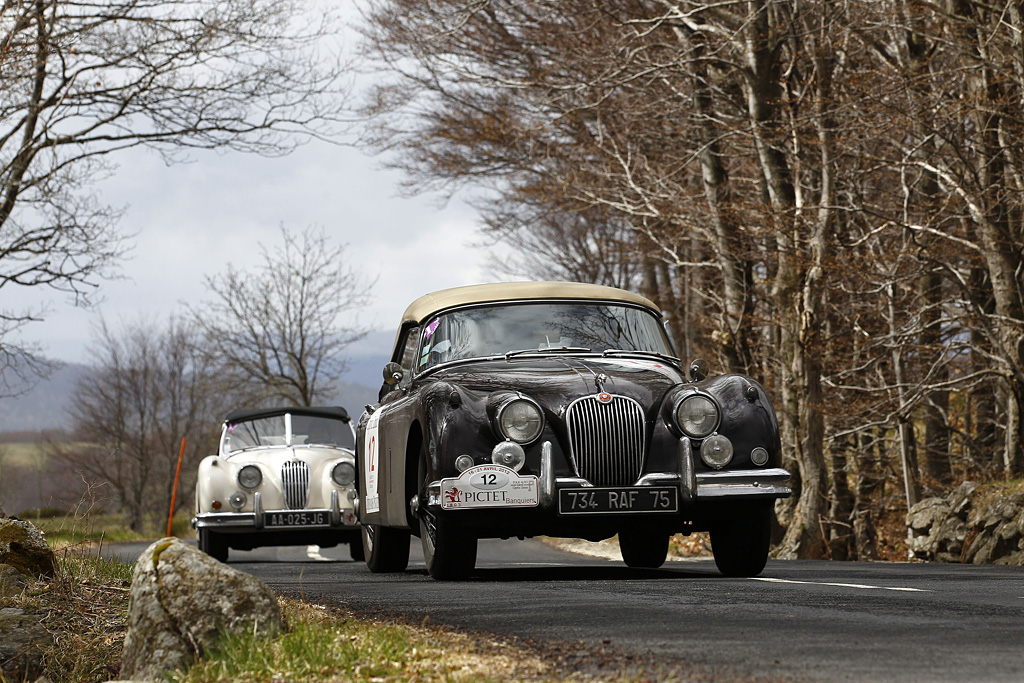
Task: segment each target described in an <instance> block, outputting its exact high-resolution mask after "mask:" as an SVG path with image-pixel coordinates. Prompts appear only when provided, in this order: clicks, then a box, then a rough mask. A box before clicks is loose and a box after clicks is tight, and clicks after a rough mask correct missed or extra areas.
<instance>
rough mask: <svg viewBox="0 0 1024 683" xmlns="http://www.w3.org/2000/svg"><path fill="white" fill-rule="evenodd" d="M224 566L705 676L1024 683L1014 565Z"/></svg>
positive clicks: (308, 554) (255, 562)
mask: <svg viewBox="0 0 1024 683" xmlns="http://www.w3.org/2000/svg"><path fill="white" fill-rule="evenodd" d="M125 550H126V551H128V554H129V556H130V554H131V549H128V548H126V549H125ZM137 551H138V550H137V549H135V552H137ZM229 564H230V565H231V566H233V567H235V568H236V569H240V570H242V571H245V572H249V573H251V574H254V575H256V576H259V577H260V578H262V579H263V580H264V581H266V582H267V583H268V584H270V585H271V586H273V587H274V588H276V589H279V590H281V591H287V592H289V593H295V592H300V591H301V593H302V594H303V595H304V596H305V597H307V598H309V599H314V600H316V599H320V598H321V597H324V596H329V599H331V600H333V601H337V602H342V603H346V604H348V605H349V606H351V607H353V608H356V609H359V610H382V611H385V612H388V613H400V614H407V615H410V616H411V617H413V618H415V619H422V618H423V617H426V616H429V618H430V620H431V621H432V622H434V623H443V624H448V625H452V626H457V627H460V628H466V629H471V630H475V631H486V632H491V633H497V634H504V635H514V636H520V637H526V638H534V639H538V638H539V639H542V640H557V641H562V642H570V643H575V642H578V643H582V644H583V645H584V646H585V647H589V648H596V649H601V648H614V649H615V650H616V651H619V652H634V653H637V654H643V655H648V656H650V655H653V656H654V657H656V658H657V659H658V660H659V661H660V662H662V663H663V666H664V667H665V669H664V670H665V671H666V672H671V671H679V672H682V671H683V670H686V671H697V672H700V673H702V674H703V675H705V676H709V677H711V678H713V679H716V680H731V679H735V678H737V677H742V676H753V677H756V678H762V677H764V678H770V679H777V680H809V681H1024V568H1022V567H1001V566H964V565H947V564H907V563H895V564H894V563H854V562H846V563H840V562H820V561H769V563H768V566H767V568H766V569H765V571H764V572H763V573H762V575H761V576H759V577H757V578H754V579H727V578H723V577H722V576H721V575H719V574H718V572H717V570H716V569H715V566H714V562H713V561H712V560H693V561H675V562H669V563H666V565H665V566H664V567H663V568H662V569H658V570H634V569H629V568H627V567H626V566H625V565H624V564H623V563H622V562H621V561H614V560H607V559H601V558H596V557H587V556H579V555H576V554H573V553H567V552H563V551H561V550H558V549H556V548H552V547H550V546H548V545H546V544H544V543H541V542H540V541H536V540H527V541H516V540H511V541H481V543H480V552H479V559H478V562H477V571H476V573H475V574H474V575H473V576H472V577H471V578H470V579H469V580H468V581H464V582H459V583H444V582H437V581H434V580H432V579H431V578H429V577H428V576H427V574H426V569H425V568H424V566H423V562H422V556H421V555H420V553H419V542H418V539H413V551H412V554H411V561H410V566H409V569H408V570H407V571H406V572H404V573H401V574H372V573H370V572H369V570H367V569H366V567H365V565H364V564H363V563H362V562H353V561H352V560H351V559H350V558H349V554H348V549H347V547H345V546H339V547H338V548H325V549H319V548H316V547H315V546H313V547H309V548H306V547H298V548H264V549H259V550H254V551H249V552H239V551H232V552H231V557H230V558H229Z"/></svg>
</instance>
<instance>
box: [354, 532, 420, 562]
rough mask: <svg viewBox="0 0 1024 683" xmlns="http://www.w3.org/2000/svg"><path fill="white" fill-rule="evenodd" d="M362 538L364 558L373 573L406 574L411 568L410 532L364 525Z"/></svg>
mask: <svg viewBox="0 0 1024 683" xmlns="http://www.w3.org/2000/svg"><path fill="white" fill-rule="evenodd" d="M362 536H363V538H362V546H363V558H364V559H365V560H366V566H367V567H368V568H369V569H370V571H371V572H374V573H376V574H385V573H393V572H404V571H405V568H406V567H408V566H409V536H410V534H409V531H408V530H406V529H392V528H391V527H386V526H380V525H378V524H364V525H363V533H362ZM354 557H355V554H354V553H353V558H354Z"/></svg>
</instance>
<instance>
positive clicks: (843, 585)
mask: <svg viewBox="0 0 1024 683" xmlns="http://www.w3.org/2000/svg"><path fill="white" fill-rule="evenodd" d="M751 578H753V580H754V581H767V582H769V583H804V584H809V585H812V586H838V587H839V588H859V589H862V590H876V591H902V592H904V593H931V592H932V591H930V590H926V589H924V588H896V587H893V586H869V585H867V584H863V583H830V582H828V581H793V580H791V579H772V578H768V577H766V576H755V577H751Z"/></svg>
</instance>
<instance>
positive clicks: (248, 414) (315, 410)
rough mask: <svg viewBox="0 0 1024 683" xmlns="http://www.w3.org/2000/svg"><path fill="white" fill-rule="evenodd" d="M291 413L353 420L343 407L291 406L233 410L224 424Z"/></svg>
mask: <svg viewBox="0 0 1024 683" xmlns="http://www.w3.org/2000/svg"><path fill="white" fill-rule="evenodd" d="M285 413H291V414H292V415H308V416H309V417H328V418H333V419H335V420H341V421H342V422H348V421H349V420H350V419H351V418H350V417H349V416H348V411H347V410H345V409H344V408H342V407H341V406H322V407H321V406H290V407H283V408H245V409H242V410H232V411H231V412H230V413H228V414H227V417H225V418H224V422H226V423H233V422H242V421H244V420H255V419H259V418H261V417H277V416H278V415H284V414H285Z"/></svg>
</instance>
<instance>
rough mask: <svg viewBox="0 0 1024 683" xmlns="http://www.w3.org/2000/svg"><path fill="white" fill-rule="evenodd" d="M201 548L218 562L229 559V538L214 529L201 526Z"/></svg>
mask: <svg viewBox="0 0 1024 683" xmlns="http://www.w3.org/2000/svg"><path fill="white" fill-rule="evenodd" d="M199 549H200V550H202V551H203V552H204V553H206V554H207V555H209V556H210V557H212V558H213V559H215V560H217V561H218V562H227V561H228V542H227V539H225V538H224V536H222V535H221V534H218V533H216V532H214V531H210V530H209V529H204V528H202V527H200V529H199Z"/></svg>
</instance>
